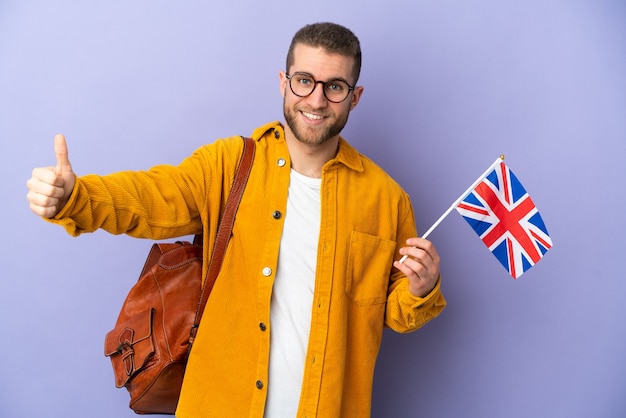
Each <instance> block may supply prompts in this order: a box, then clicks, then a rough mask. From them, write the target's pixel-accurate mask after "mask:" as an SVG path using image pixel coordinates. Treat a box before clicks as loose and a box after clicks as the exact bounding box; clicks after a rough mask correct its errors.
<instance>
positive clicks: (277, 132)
mask: <svg viewBox="0 0 626 418" xmlns="http://www.w3.org/2000/svg"><path fill="white" fill-rule="evenodd" d="M274 138H276V139H278V138H280V131H274Z"/></svg>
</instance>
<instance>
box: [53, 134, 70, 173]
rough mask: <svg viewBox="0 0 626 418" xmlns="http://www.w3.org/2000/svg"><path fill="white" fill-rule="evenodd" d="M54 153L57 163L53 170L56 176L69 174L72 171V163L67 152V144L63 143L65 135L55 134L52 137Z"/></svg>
mask: <svg viewBox="0 0 626 418" xmlns="http://www.w3.org/2000/svg"><path fill="white" fill-rule="evenodd" d="M54 154H55V155H56V158H57V165H56V169H55V172H56V174H57V175H58V176H62V175H64V174H69V173H71V172H72V165H71V164H70V160H69V158H68V154H67V144H66V143H65V136H63V135H62V134H57V135H56V136H55V137H54Z"/></svg>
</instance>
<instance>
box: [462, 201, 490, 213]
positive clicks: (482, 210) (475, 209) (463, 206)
mask: <svg viewBox="0 0 626 418" xmlns="http://www.w3.org/2000/svg"><path fill="white" fill-rule="evenodd" d="M458 208H460V209H465V210H467V211H470V212H474V213H477V214H479V215H483V216H489V212H488V211H486V210H485V209H481V208H477V207H475V206H470V205H466V204H465V203H461V204H459V206H458Z"/></svg>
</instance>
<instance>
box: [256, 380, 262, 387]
mask: <svg viewBox="0 0 626 418" xmlns="http://www.w3.org/2000/svg"><path fill="white" fill-rule="evenodd" d="M256 388H257V389H263V382H261V381H260V380H257V381H256Z"/></svg>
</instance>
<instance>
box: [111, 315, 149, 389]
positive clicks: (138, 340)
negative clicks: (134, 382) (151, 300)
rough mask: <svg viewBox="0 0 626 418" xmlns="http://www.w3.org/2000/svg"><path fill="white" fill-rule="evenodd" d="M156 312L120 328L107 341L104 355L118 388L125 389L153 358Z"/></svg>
mask: <svg viewBox="0 0 626 418" xmlns="http://www.w3.org/2000/svg"><path fill="white" fill-rule="evenodd" d="M153 316H154V309H149V310H147V311H143V312H140V313H138V314H136V315H133V317H132V318H130V319H128V320H127V321H125V322H123V323H121V324H118V325H117V326H116V327H115V328H114V329H113V330H112V331H110V332H109V333H108V334H107V335H106V337H105V340H104V355H105V356H107V357H110V358H111V364H112V365H113V373H114V375H115V386H117V387H118V388H121V387H123V386H124V385H126V383H128V381H129V380H130V379H131V378H132V377H133V376H134V375H135V373H137V372H138V371H139V370H141V369H142V368H143V367H144V366H145V365H146V363H147V362H148V360H149V359H150V357H152V356H153V355H154V351H155V349H154V341H153V339H154V337H153V330H152V322H153Z"/></svg>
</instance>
